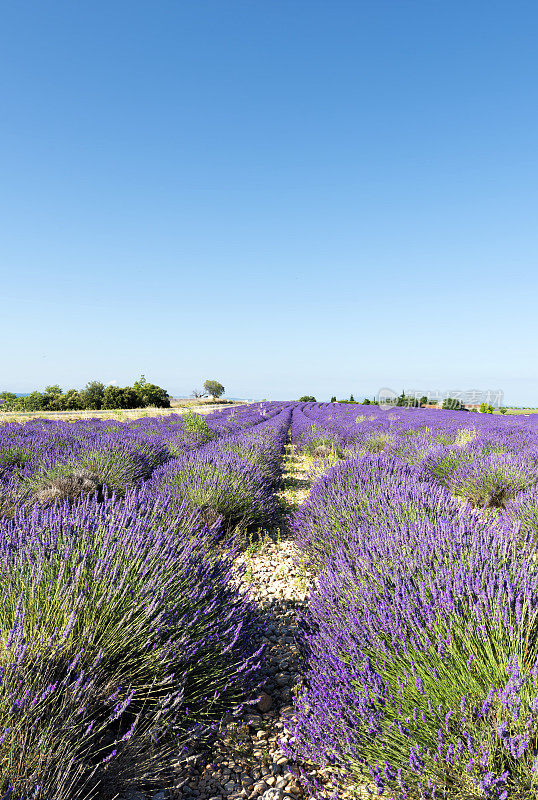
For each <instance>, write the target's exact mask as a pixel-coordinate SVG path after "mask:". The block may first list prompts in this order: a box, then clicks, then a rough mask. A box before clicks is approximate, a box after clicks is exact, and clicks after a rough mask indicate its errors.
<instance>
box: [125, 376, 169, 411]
mask: <svg viewBox="0 0 538 800" xmlns="http://www.w3.org/2000/svg"><path fill="white" fill-rule="evenodd" d="M133 389H134V390H135V392H136V393H137V394H138V396H139V398H140V401H139V402H140V405H141V406H144V407H147V406H155V407H156V408H170V395H169V394H168V392H167V391H166V389H162V388H161V387H160V386H156V384H154V383H148V382H147V380H146V378H145V376H144V375H141V376H140V379H139V380H137V381H135V383H134V385H133Z"/></svg>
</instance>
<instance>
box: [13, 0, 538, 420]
mask: <svg viewBox="0 0 538 800" xmlns="http://www.w3.org/2000/svg"><path fill="white" fill-rule="evenodd" d="M537 42H538V4H537V3H536V2H535V0H530V1H529V2H522V1H521V0H505V2H498V0H443V1H442V0H369V1H368V2H366V1H364V0H144V2H141V0H106V2H104V0H76V2H73V0H65V1H64V2H59V1H58V0H32V2H29V1H28V0H5V1H4V2H3V3H2V4H1V17H0V75H1V78H0V113H1V119H2V122H1V125H0V145H1V165H0V167H1V172H0V185H1V192H0V204H1V209H0V224H1V235H0V271H1V279H2V280H1V284H0V285H1V289H2V308H1V323H2V343H3V347H2V351H1V371H0V389H8V390H12V391H20V392H25V391H30V390H31V389H34V388H40V389H41V388H43V387H44V386H45V385H46V384H48V383H60V385H62V386H63V387H64V389H67V388H70V387H76V388H78V387H81V386H82V385H84V384H85V383H86V382H87V381H88V380H89V379H101V380H103V381H104V382H109V381H117V382H118V383H119V384H120V385H125V384H129V383H132V382H133V381H134V380H135V379H136V378H137V377H138V376H139V375H140V373H145V375H146V378H147V379H148V380H151V381H153V382H155V383H158V384H161V385H163V386H165V387H166V388H167V389H168V390H169V391H170V392H171V393H172V394H174V395H176V396H179V395H185V394H187V395H188V394H189V393H190V392H191V390H192V389H193V388H195V387H197V386H199V385H200V384H201V383H202V382H203V380H204V379H205V378H215V379H217V380H219V381H221V383H223V384H224V385H225V387H226V392H227V394H228V395H231V396H237V397H255V398H262V397H266V398H275V399H296V398H297V397H299V395H302V394H314V395H316V396H317V397H318V399H328V398H329V397H330V396H331V395H332V394H336V395H337V396H339V397H341V396H347V395H349V393H350V392H353V393H354V394H355V396H358V395H370V396H371V395H372V394H373V393H375V392H376V391H377V390H378V389H379V388H380V387H381V386H389V387H393V388H394V389H395V390H397V391H398V392H399V391H400V390H401V389H402V388H405V389H411V388H422V387H424V388H439V389H448V388H461V389H473V388H478V389H499V388H500V389H503V390H504V392H505V397H506V400H507V402H509V403H513V404H516V405H523V404H530V405H532V406H538V359H537V344H538V315H537V313H536V306H537V298H538V293H537V288H538V224H537V223H538V45H537Z"/></svg>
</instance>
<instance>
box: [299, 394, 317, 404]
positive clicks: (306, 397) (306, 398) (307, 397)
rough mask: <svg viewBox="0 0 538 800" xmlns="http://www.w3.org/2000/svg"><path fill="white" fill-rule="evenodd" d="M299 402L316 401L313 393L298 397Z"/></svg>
mask: <svg viewBox="0 0 538 800" xmlns="http://www.w3.org/2000/svg"><path fill="white" fill-rule="evenodd" d="M299 402H300V403H317V400H316V398H315V397H314V395H313V394H305V395H303V396H302V397H300V398H299Z"/></svg>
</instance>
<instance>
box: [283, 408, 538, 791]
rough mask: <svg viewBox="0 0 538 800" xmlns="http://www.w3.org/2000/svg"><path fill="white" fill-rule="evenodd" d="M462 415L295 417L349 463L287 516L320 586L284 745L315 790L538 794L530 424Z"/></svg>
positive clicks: (301, 433)
mask: <svg viewBox="0 0 538 800" xmlns="http://www.w3.org/2000/svg"><path fill="white" fill-rule="evenodd" d="M357 416H359V415H357ZM469 416H470V415H464V414H461V412H438V411H430V412H420V411H415V410H413V411H410V410H407V409H406V410H403V411H402V412H400V413H397V412H396V411H395V412H390V413H387V412H382V411H379V410H376V412H374V413H370V411H368V417H366V419H357V417H355V418H354V419H350V413H349V410H348V409H346V410H345V412H344V411H340V410H339V409H335V408H334V406H333V407H331V406H318V407H315V406H307V407H298V408H297V410H296V411H294V423H292V432H293V436H294V437H295V439H296V441H297V443H298V446H299V448H301V449H302V450H303V452H306V453H308V452H309V450H308V445H309V444H310V443H311V442H313V441H315V435H316V433H317V432H319V431H321V435H322V436H323V437H327V436H332V437H333V441H334V442H335V444H336V446H337V447H338V448H340V449H341V455H342V459H341V463H339V464H337V465H336V466H333V467H332V468H331V469H329V470H328V471H327V472H326V473H325V475H324V476H323V477H322V478H321V480H320V481H319V482H318V483H317V484H316V485H315V486H314V487H313V489H312V490H311V492H310V495H309V497H308V499H307V501H306V502H305V504H304V505H303V506H302V508H301V509H300V510H299V511H298V512H297V513H296V515H295V518H294V520H293V527H294V532H295V537H296V542H297V545H298V547H299V550H300V552H301V555H302V557H303V558H304V559H305V560H306V561H307V562H308V563H309V565H310V567H311V569H313V570H314V571H315V572H316V575H317V582H316V589H315V591H314V592H313V593H312V596H311V598H310V603H309V607H308V609H307V611H306V613H305V614H304V616H303V619H302V631H303V636H302V641H301V647H302V652H303V657H304V661H305V669H306V684H305V688H304V690H303V692H302V694H300V695H299V697H298V699H297V702H296V715H295V721H294V722H293V723H292V724H291V726H290V729H289V731H288V733H289V736H290V741H289V742H288V744H287V751H288V755H290V756H292V757H294V758H296V759H299V760H301V761H303V762H305V761H306V762H310V763H314V764H316V765H318V766H319V767H322V768H325V769H328V770H329V771H330V772H331V777H332V783H333V786H334V785H335V786H337V789H336V793H335V795H333V790H331V791H330V792H329V791H327V790H324V789H323V786H321V785H318V786H311V789H312V791H313V793H314V794H317V795H319V796H320V797H322V796H331V797H332V796H340V795H341V794H343V793H344V791H348V792H351V793H353V792H357V793H359V792H360V791H362V789H363V787H365V785H366V786H368V787H369V788H370V790H371V791H373V792H374V793H376V794H387V795H388V796H390V797H394V798H426V797H427V798H442V797H449V798H462V799H463V798H481V797H490V798H501V800H506V799H507V798H530V797H534V796H536V794H537V791H538V758H537V754H538V725H537V722H536V719H537V711H538V624H537V622H536V620H537V619H538V571H537V569H536V562H537V557H536V539H537V534H538V488H537V486H538V459H537V454H538V448H537V446H536V445H537V439H536V435H537V434H536V428H535V427H533V426H532V425H530V424H528V423H523V424H522V423H520V422H516V423H513V422H511V421H510V420H505V419H503V418H500V419H499V420H497V419H493V420H492V419H491V418H490V419H489V420H487V421H485V420H483V419H482V415H480V416H479V417H478V419H476V420H475V418H474V417H475V416H478V415H473V419H472V422H471V423H469ZM484 416H485V415H484ZM330 417H332V419H330ZM458 420H459V422H458ZM333 423H334V427H333ZM312 425H314V427H315V430H314V431H313V430H312ZM346 456H347V458H346Z"/></svg>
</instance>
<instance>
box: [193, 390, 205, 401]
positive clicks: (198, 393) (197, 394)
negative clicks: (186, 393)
mask: <svg viewBox="0 0 538 800" xmlns="http://www.w3.org/2000/svg"><path fill="white" fill-rule="evenodd" d="M191 397H194V399H195V400H199V399H200V397H205V392H204V391H202V389H193V390H192V392H191Z"/></svg>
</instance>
